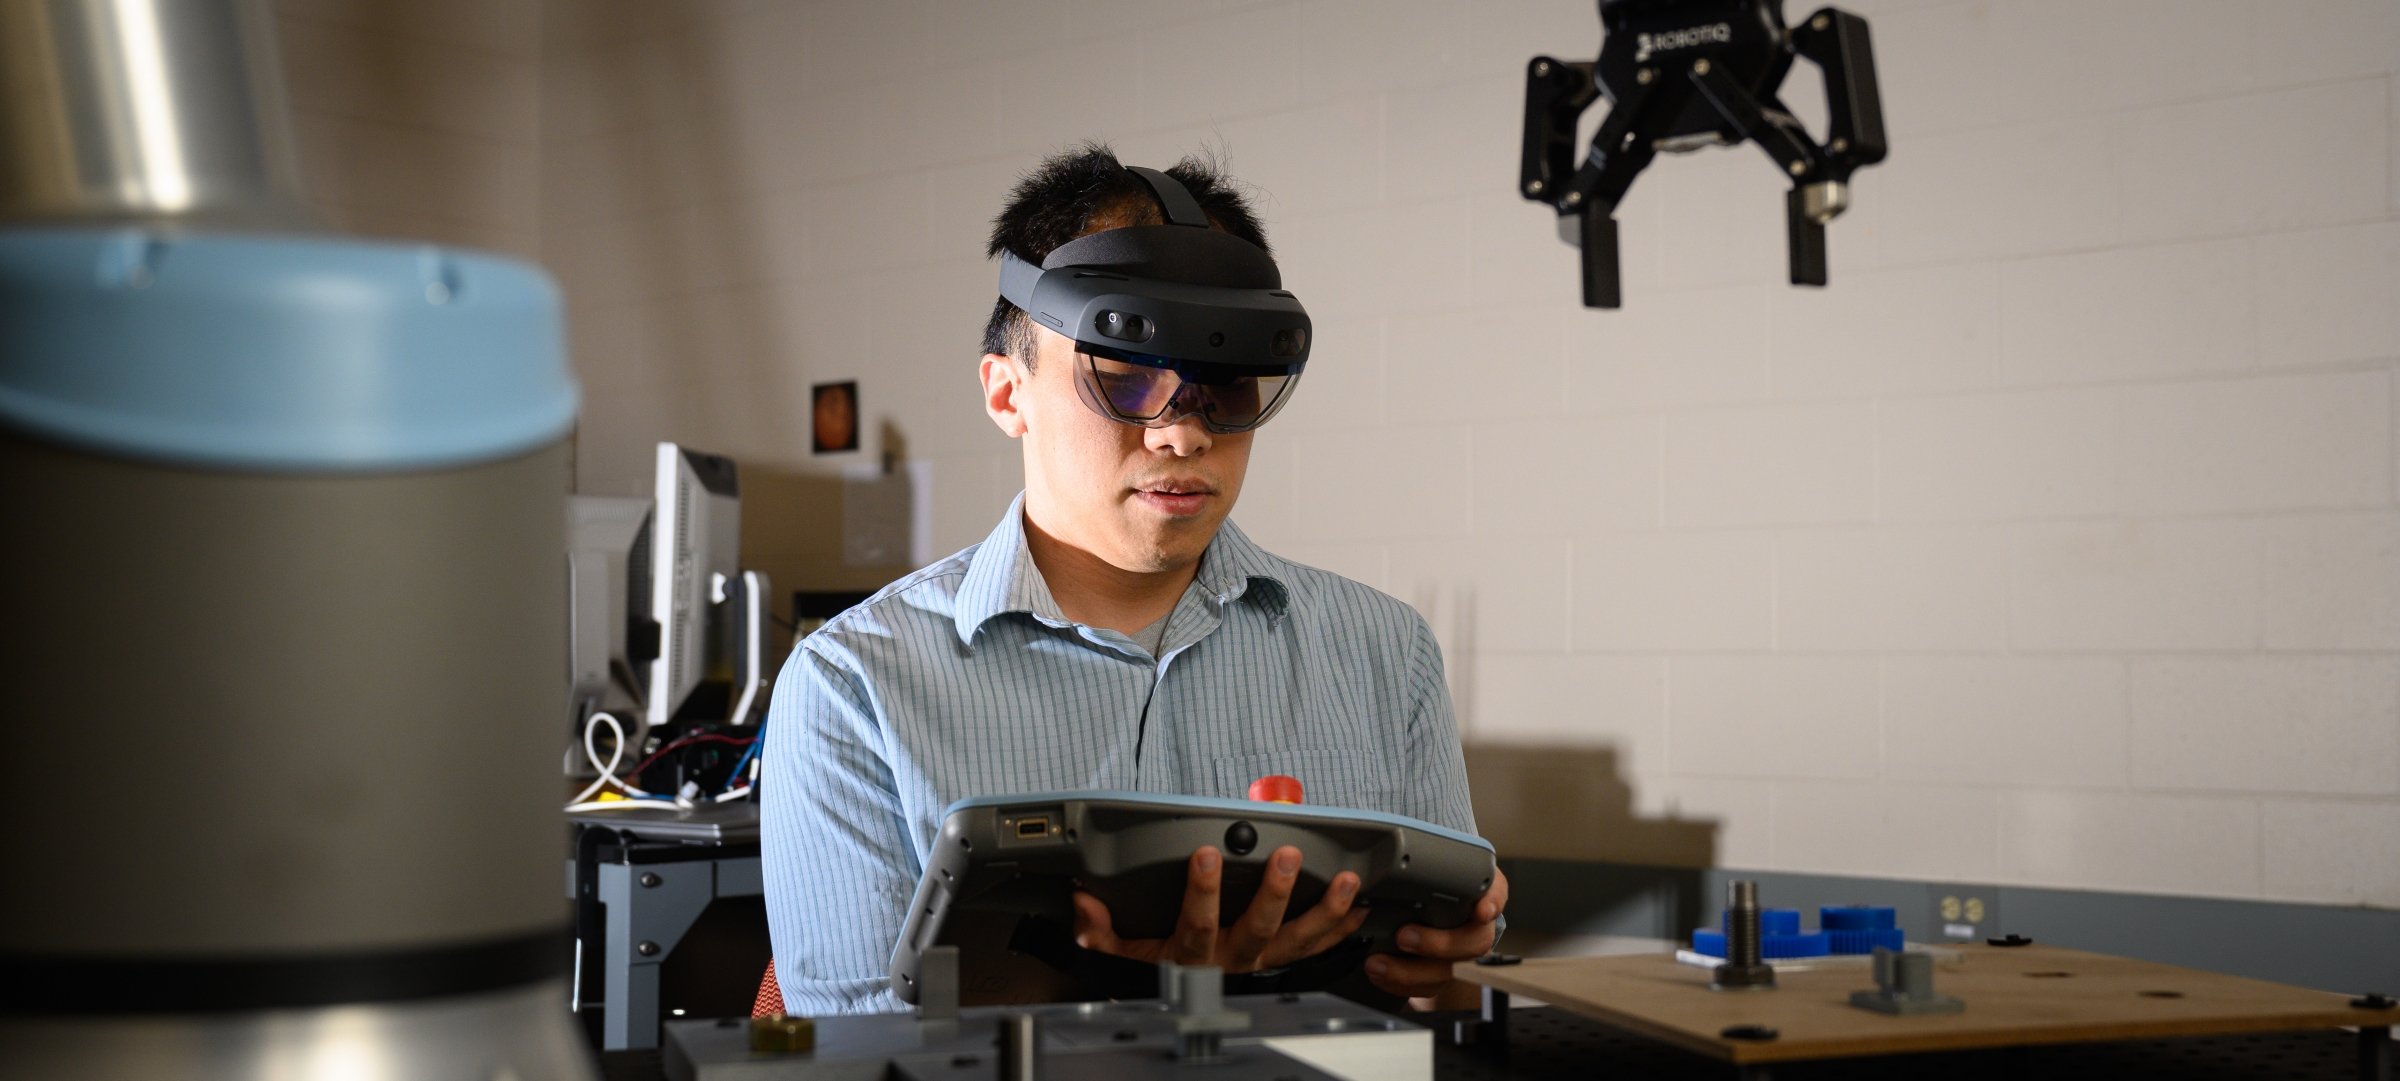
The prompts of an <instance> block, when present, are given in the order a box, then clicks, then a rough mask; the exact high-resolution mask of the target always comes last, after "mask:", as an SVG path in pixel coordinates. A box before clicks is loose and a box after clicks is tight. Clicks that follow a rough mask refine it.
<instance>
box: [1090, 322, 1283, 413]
mask: <svg viewBox="0 0 2400 1081" xmlns="http://www.w3.org/2000/svg"><path fill="white" fill-rule="evenodd" d="M1300 367H1301V366H1300V365H1298V364H1290V365H1285V366H1283V367H1282V370H1277V369H1275V368H1265V367H1261V366H1259V365H1254V364H1239V365H1235V364H1209V363H1204V362H1199V361H1178V360H1171V359H1169V358H1166V357H1157V356H1145V355H1142V354H1138V353H1128V352H1123V351H1119V350H1114V349H1109V348H1107V347H1105V346H1097V345H1093V344H1091V343H1089V342H1077V343H1075V387H1076V390H1077V391H1078V392H1079V393H1081V394H1082V396H1083V404H1085V405H1087V406H1090V407H1091V409H1092V411H1093V412H1095V413H1098V414H1100V415H1101V416H1104V417H1107V418H1108V419H1110V420H1115V421H1122V422H1124V423H1126V424H1134V425H1139V426H1141V427H1144V428H1164V427H1166V426H1167V425H1170V424H1173V423H1175V422H1177V421H1180V420H1182V419H1183V418H1185V417H1190V416H1197V417H1199V418H1200V423H1201V425H1202V426H1204V427H1206V428H1207V429H1208V430H1209V431H1212V432H1219V433H1226V432H1246V431H1249V430H1251V429H1252V428H1256V427H1258V426H1259V425H1261V424H1265V423H1266V422H1267V420H1268V418H1270V417H1273V416H1274V415H1275V412H1276V410H1278V409H1281V408H1283V403H1284V402H1286V401H1288V400H1290V399H1291V396H1292V388H1293V387H1294V386H1296V385H1298V384H1299V382H1300Z"/></svg>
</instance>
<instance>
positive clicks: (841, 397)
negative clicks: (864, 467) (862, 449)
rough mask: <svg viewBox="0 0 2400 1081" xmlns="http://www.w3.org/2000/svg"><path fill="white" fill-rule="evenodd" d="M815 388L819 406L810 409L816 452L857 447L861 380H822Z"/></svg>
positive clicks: (823, 452)
mask: <svg viewBox="0 0 2400 1081" xmlns="http://www.w3.org/2000/svg"><path fill="white" fill-rule="evenodd" d="M811 389H812V391H813V392H814V394H815V396H816V408H815V409H814V410H812V411H811V412H810V416H811V418H812V419H811V421H810V429H811V430H812V432H813V433H814V436H815V438H814V440H813V445H814V447H815V450H816V453H818V454H839V453H841V452H843V451H846V450H857V449H858V381H857V380H850V381H848V382H843V383H819V384H817V385H816V386H815V387H813V388H811Z"/></svg>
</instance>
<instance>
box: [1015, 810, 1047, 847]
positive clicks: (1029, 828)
mask: <svg viewBox="0 0 2400 1081" xmlns="http://www.w3.org/2000/svg"><path fill="white" fill-rule="evenodd" d="M1048 836H1050V816H1049V815H1028V816H1026V817H1024V818H1020V819H1018V820H1017V839H1018V840H1021V841H1031V840H1038V839H1040V838H1043V837H1048Z"/></svg>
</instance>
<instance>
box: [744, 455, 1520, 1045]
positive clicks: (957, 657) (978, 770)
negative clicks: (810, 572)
mask: <svg viewBox="0 0 2400 1081" xmlns="http://www.w3.org/2000/svg"><path fill="white" fill-rule="evenodd" d="M1023 508H1024V499H1023V497H1022V496H1020V497H1018V500H1017V503H1016V504H1015V505H1013V506H1011V507H1010V508H1009V512H1008V515H1007V517H1006V518H1005V519H1004V520H1002V522H1001V523H1000V525H999V527H998V528H996V529H994V530H993V531H992V534H991V536H989V537H987V538H985V539H984V541H983V543H981V544H978V545H976V546H975V547H972V548H969V549H967V550H965V551H963V552H960V553H958V554H957V555H954V556H951V557H950V558H948V559H945V560H942V561H941V562H939V563H935V564H933V565H932V566H929V567H926V568H924V569H923V570H920V571H917V572H916V573H914V574H911V575H909V576H908V577H906V578H902V579H900V580H899V581H897V582H894V583H892V584H891V585H889V586H886V587H884V589H883V590H882V591H881V592H878V593H877V594H875V595H874V596H873V597H871V598H869V599H868V600H867V601H865V602H863V603H861V604H860V605H858V606H857V607H855V608H852V609H850V610H849V611H846V612H844V613H842V614H841V615H840V616H837V617H835V618H834V619H833V620H832V621H830V622H828V623H826V624H825V625H824V626H823V627H820V628H818V630H817V631H816V632H815V633H813V634H811V635H809V636H808V637H807V638H806V639H804V640H802V641H801V642H800V644H799V646H798V648H796V649H794V650H793V651H792V656H791V658H790V660H788V661H787V662H785V664H784V666H783V672H782V675H781V676H780V677H779V678H778V679H777V681H776V684H775V695H774V700H773V702H772V704H771V705H770V707H769V709H768V721H767V727H766V741H767V742H766V750H765V759H766V765H765V783H764V787H763V789H762V797H763V803H764V806H763V808H762V809H761V815H762V816H763V821H762V828H763V840H764V860H763V862H764V868H765V874H766V891H767V922H768V925H769V928H770V930H771V932H772V934H773V937H774V945H775V975H776V978H777V980H778V981H779V982H780V983H781V984H782V986H783V995H784V1003H785V1006H786V1008H787V1009H789V1010H790V1011H791V1012H792V1013H794V1014H800V1015H824V1014H834V1013H860V1012H874V1011H887V1010H897V1009H901V1008H902V1004H901V1003H900V1001H899V1000H898V999H897V998H895V997H894V996H893V995H892V993H891V991H890V989H889V987H888V986H887V984H886V978H885V975H884V973H885V970H886V967H887V966H888V965H889V963H890V961H891V956H892V946H893V943H894V942H895V941H896V940H897V939H898V938H899V935H900V925H901V921H902V917H903V916H904V914H905V913H906V912H907V910H908V904H909V899H910V896H911V894H912V893H913V891H914V890H915V888H916V884H917V877H918V875H919V874H921V873H922V871H923V868H924V866H925V860H926V856H927V853H928V850H929V849H930V848H931V846H932V844H933V841H934V839H935V837H936V835H937V833H938V831H939V830H940V828H941V816H942V811H943V809H944V808H945V807H947V806H948V805H949V804H950V803H951V802H952V801H955V800H959V799H963V798H966V797H969V796H990V795H1010V794H1015V793H1021V792H1037V791H1058V790H1062V789H1078V788H1097V789H1118V790H1135V791H1143V792H1172V793H1185V794H1190V795H1201V796H1219V797H1228V798H1241V797H1242V796H1244V795H1245V794H1246V792H1247V791H1248V788H1249V785H1250V782H1251V781H1252V780H1254V779H1256V778H1258V777H1260V776H1262V775H1265V774H1271V773H1281V774H1288V775H1291V776H1293V777H1297V778H1299V779H1300V781H1301V783H1302V785H1303V786H1304V788H1305V790H1306V794H1307V799H1308V802H1309V803H1311V804H1317V805H1323V806H1334V807H1353V808H1363V809H1369V810H1377V811H1386V812H1390V813H1395V814H1404V815H1409V816H1411V817H1414V818H1421V819H1424V820H1426V821H1428V822H1433V823H1436V824H1438V825H1442V826H1447V827H1449V828H1451V829H1455V830H1459V831H1462V832H1466V833H1472V832H1474V830H1475V822H1474V813H1473V811H1472V810H1470V809H1469V807H1468V803H1467V783H1466V770H1465V767H1464V765H1463V763H1462V762H1461V759H1460V753H1459V745H1458V732H1457V727H1456V724H1455V722H1454V721H1453V720H1452V717H1451V712H1450V696H1449V692H1448V690H1447V689H1446V687H1445V686H1444V683H1443V679H1442V657H1441V652H1440V650H1439V649H1438V648H1437V647H1436V646H1435V644H1434V639H1433V633H1432V631H1431V630H1430V629H1428V628H1427V627H1426V625H1425V621H1424V619H1423V618H1422V617H1420V616H1419V615H1417V613H1416V611H1415V610H1414V609H1412V608H1410V607H1408V606H1407V605H1405V604H1402V603H1401V602H1399V601H1397V600H1394V599H1393V598H1391V597H1389V596H1387V595H1385V594H1383V593H1380V592H1377V591H1376V590H1374V589H1371V588H1369V587H1367V586H1364V585H1360V584H1359V583H1357V582H1353V581H1350V580H1349V579H1346V578H1342V577H1340V576H1338V575H1334V574H1329V573H1326V572H1324V571H1321V570H1317V569H1315V568H1311V567H1304V566H1301V565H1299V564H1296V563H1292V562H1289V561H1287V560H1283V559H1280V558H1277V557H1275V556H1273V555H1270V554H1268V553H1267V552H1266V551H1264V550H1262V549H1260V548H1259V547H1258V546H1257V545H1255V544H1253V543H1251V541H1250V539H1249V538H1248V537H1245V536H1243V535H1242V532H1241V530H1239V529H1237V528H1235V527H1234V525H1233V523H1232V522H1230V521H1229V522H1227V523H1225V524H1224V526H1222V527H1221V528H1220V529H1219V530H1218V531H1217V536H1216V538H1215V539H1214V541H1212V542H1211V543H1210V545H1209V547H1208V550H1207V551H1206V552H1205V553H1204V554H1203V555H1202V556H1201V559H1200V565H1199V569H1198V571H1197V575H1196V577H1195V579H1194V581H1193V583H1192V586H1191V588H1190V589H1188V590H1186V591H1185V593H1184V595H1183V597H1182V598H1181V600H1179V601H1178V602H1177V604H1176V606H1175V609H1174V611H1173V613H1172V614H1171V615H1170V616H1169V617H1168V619H1167V625H1166V637H1165V639H1164V641H1163V644H1162V647H1161V649H1160V651H1159V652H1158V654H1157V655H1155V656H1154V655H1153V654H1152V653H1151V651H1150V649H1149V648H1148V646H1147V645H1145V644H1144V643H1142V642H1139V641H1136V640H1135V639H1133V638H1132V637H1129V636H1127V635H1124V634H1121V633H1118V632H1116V631H1113V630H1108V629H1105V628H1100V627H1092V626H1087V625H1084V624H1081V623H1077V622H1075V621H1073V620H1070V619H1068V618H1067V617H1066V616H1065V615H1064V614H1063V613H1062V612H1061V611H1060V610H1059V607H1058V603H1057V601H1056V600H1054V599H1053V598H1052V596H1051V593H1050V590H1049V587H1048V586H1047V585H1046V584H1044V582H1043V580H1042V576H1041V573H1040V571H1039V570H1037V569H1036V568H1035V567H1034V564H1033V558H1032V556H1031V554H1030V553H1028V552H1027V550H1026V547H1025V529H1024V518H1023V513H1024V510H1023Z"/></svg>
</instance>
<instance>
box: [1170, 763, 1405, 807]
mask: <svg viewBox="0 0 2400 1081" xmlns="http://www.w3.org/2000/svg"><path fill="white" fill-rule="evenodd" d="M1210 766H1211V771H1212V774H1213V776H1212V777H1211V778H1210V780H1211V781H1212V782H1213V786H1212V790H1211V791H1210V792H1209V793H1208V794H1209V795H1212V796H1220V797H1223V798H1226V799H1244V798H1247V797H1248V796H1249V794H1250V782H1252V781H1255V780H1257V779H1259V778H1261V777H1265V776H1268V775H1269V774H1276V773H1280V774H1283V775H1284V776H1287V777H1295V778H1298V779H1299V781H1300V790H1301V794H1302V798H1303V799H1304V800H1305V801H1306V802H1307V803H1308V805H1309V806H1312V807H1341V808H1348V809H1351V810H1364V811H1383V812H1385V813H1388V814H1406V813H1408V811H1407V809H1406V808H1404V807H1402V806H1400V801H1399V800H1398V799H1397V793H1398V792H1399V791H1400V788H1401V783H1402V780H1403V779H1404V778H1405V777H1406V776H1407V773H1408V767H1407V763H1403V762H1394V761H1391V760H1389V759H1387V758H1385V757H1384V756H1383V755H1381V754H1379V753H1377V752H1375V751H1371V750H1345V749H1336V748H1330V747H1301V748H1293V749H1289V750H1282V751H1262V752H1258V753H1253V754H1235V755H1224V756H1220V757H1218V758H1216V759H1215V760H1213V761H1212V762H1211V763H1210Z"/></svg>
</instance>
